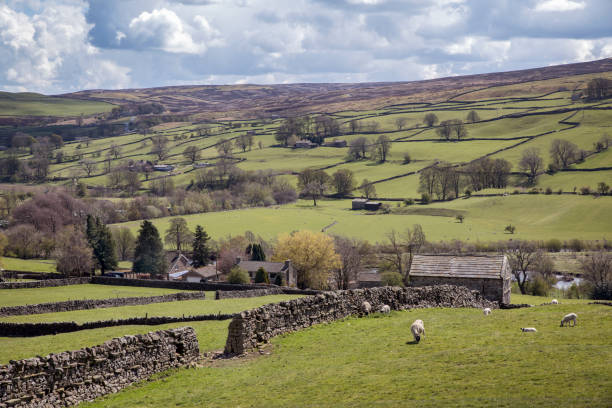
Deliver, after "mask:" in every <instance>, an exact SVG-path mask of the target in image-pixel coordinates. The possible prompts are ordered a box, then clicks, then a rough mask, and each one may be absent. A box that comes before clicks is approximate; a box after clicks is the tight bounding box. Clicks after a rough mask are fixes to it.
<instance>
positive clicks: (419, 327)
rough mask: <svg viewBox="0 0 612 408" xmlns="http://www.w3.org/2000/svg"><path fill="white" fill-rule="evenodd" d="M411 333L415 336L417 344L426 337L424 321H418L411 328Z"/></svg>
mask: <svg viewBox="0 0 612 408" xmlns="http://www.w3.org/2000/svg"><path fill="white" fill-rule="evenodd" d="M410 331H411V332H412V335H413V336H414V341H416V342H417V343H418V342H419V341H421V336H423V337H425V326H424V325H423V321H422V320H421V319H417V320H415V321H414V323H412V325H411V326H410Z"/></svg>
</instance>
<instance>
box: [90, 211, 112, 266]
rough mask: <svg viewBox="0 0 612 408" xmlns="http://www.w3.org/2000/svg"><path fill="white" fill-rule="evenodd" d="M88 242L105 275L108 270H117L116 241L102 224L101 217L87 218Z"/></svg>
mask: <svg viewBox="0 0 612 408" xmlns="http://www.w3.org/2000/svg"><path fill="white" fill-rule="evenodd" d="M86 235H87V242H88V243H89V246H90V247H91V249H92V250H93V256H94V259H95V260H96V263H97V264H98V266H99V267H100V271H101V272H102V274H104V272H105V271H107V270H113V269H117V255H116V253H115V241H113V237H112V235H111V232H110V229H109V228H108V227H107V226H106V225H105V224H104V223H103V222H102V220H101V219H100V217H95V218H94V217H93V216H91V215H88V216H87V227H86Z"/></svg>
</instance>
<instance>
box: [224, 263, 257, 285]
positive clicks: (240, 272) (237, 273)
mask: <svg viewBox="0 0 612 408" xmlns="http://www.w3.org/2000/svg"><path fill="white" fill-rule="evenodd" d="M227 282H228V283H233V284H235V285H240V284H242V285H244V284H247V283H251V278H250V277H249V274H248V272H247V271H245V270H244V269H242V268H240V267H239V266H234V267H233V268H232V269H231V270H230V273H229V274H228V275H227Z"/></svg>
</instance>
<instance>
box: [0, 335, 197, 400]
mask: <svg viewBox="0 0 612 408" xmlns="http://www.w3.org/2000/svg"><path fill="white" fill-rule="evenodd" d="M198 356H199V346H198V340H197V338H196V335H195V331H194V330H193V329H192V328H191V327H181V328H177V329H172V330H162V331H158V332H152V333H148V334H142V335H136V336H124V337H120V338H116V339H113V340H110V341H107V342H105V343H104V344H102V345H99V346H94V347H87V348H84V349H80V350H75V351H66V352H63V353H59V354H50V355H48V356H46V357H35V358H29V359H25V360H19V361H11V362H10V363H9V364H7V365H0V408H9V407H10V408H35V407H36V408H38V407H45V408H48V407H51V408H55V407H65V406H69V405H75V404H78V403H80V402H83V401H91V400H93V399H94V398H97V397H100V396H102V395H105V394H109V393H114V392H117V391H119V390H120V389H122V388H125V387H127V386H128V385H130V384H133V383H135V382H138V381H142V380H144V379H147V378H149V377H150V376H151V375H152V374H154V373H158V372H161V371H164V370H167V369H169V368H174V367H180V366H184V365H186V364H189V363H191V362H192V361H195V360H196V359H197V358H198Z"/></svg>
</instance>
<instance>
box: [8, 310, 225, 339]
mask: <svg viewBox="0 0 612 408" xmlns="http://www.w3.org/2000/svg"><path fill="white" fill-rule="evenodd" d="M234 316H235V314H221V313H218V314H206V315H195V316H185V315H183V316H152V317H148V316H145V317H130V318H127V319H113V320H97V321H93V322H85V323H76V322H51V323H12V322H0V337H37V336H47V335H50V334H59V333H71V332H75V331H80V330H91V329H100V328H102V327H114V326H158V325H160V324H168V323H183V322H201V321H207V320H229V319H231V318H233V317H234Z"/></svg>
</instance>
